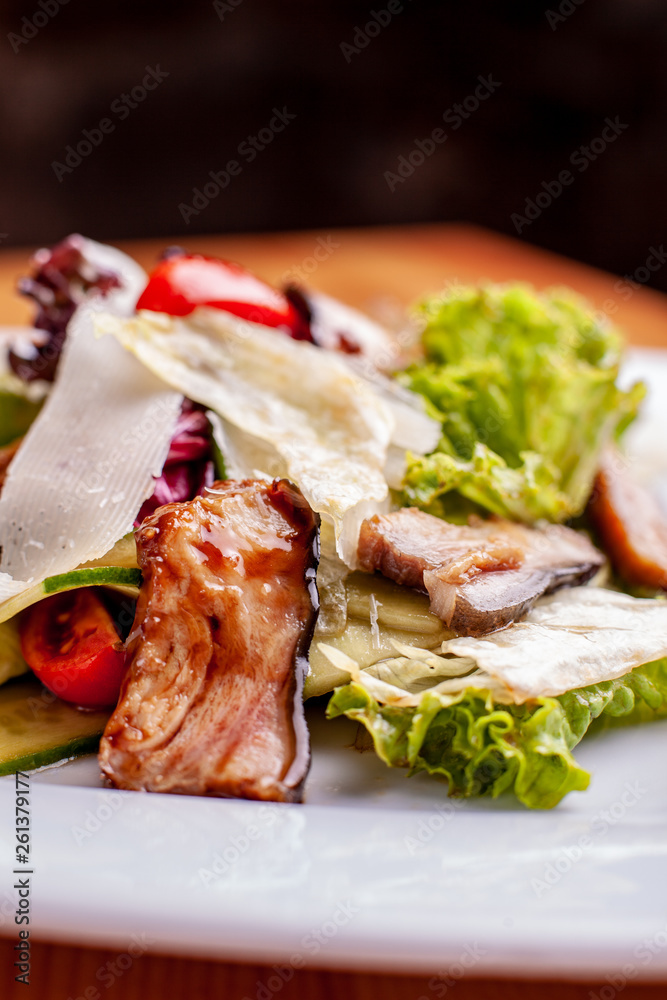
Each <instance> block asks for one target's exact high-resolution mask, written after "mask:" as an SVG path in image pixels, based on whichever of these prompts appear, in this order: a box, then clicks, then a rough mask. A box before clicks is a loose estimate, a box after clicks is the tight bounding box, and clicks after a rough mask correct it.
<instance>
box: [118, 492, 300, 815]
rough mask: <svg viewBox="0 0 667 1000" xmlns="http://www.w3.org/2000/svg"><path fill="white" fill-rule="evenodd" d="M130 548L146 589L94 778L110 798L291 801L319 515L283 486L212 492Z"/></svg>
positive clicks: (160, 516)
mask: <svg viewBox="0 0 667 1000" xmlns="http://www.w3.org/2000/svg"><path fill="white" fill-rule="evenodd" d="M136 539H137V551H138V556H139V565H140V567H141V570H142V572H143V575H144V582H143V584H142V587H141V592H140V596H139V601H138V604H137V612H136V618H135V622H134V628H133V631H132V633H131V635H130V637H129V639H128V668H127V674H126V677H125V681H124V684H123V688H122V691H121V696H120V700H119V703H118V706H117V708H116V710H115V712H114V713H113V715H112V716H111V718H110V719H109V722H108V724H107V727H106V730H105V732H104V736H103V738H102V742H101V745H100V765H101V768H102V770H103V772H104V773H105V774H106V775H107V777H108V778H109V779H110V780H111V782H112V783H113V784H114V785H115V786H116V787H118V788H131V789H145V790H147V791H154V792H181V793H189V794H193V795H223V796H235V797H240V798H250V799H266V800H274V801H282V802H292V801H299V800H300V798H301V788H302V784H303V781H304V779H305V777H306V774H307V771H308V767H309V763H310V749H309V739H308V731H307V728H306V723H305V718H304V714H303V704H302V687H303V680H304V677H305V674H306V671H307V657H308V648H309V645H310V640H311V637H312V632H313V628H314V626H315V620H316V617H317V607H318V600H317V588H316V586H315V573H316V570H317V558H318V550H319V535H318V518H317V515H316V514H314V513H313V512H312V511H311V509H310V507H309V506H308V504H307V503H306V501H305V500H304V498H303V496H302V495H301V493H300V492H299V490H298V489H297V488H296V487H295V486H293V485H292V484H291V483H289V482H287V481H286V480H274V482H272V483H271V482H264V481H254V480H248V481H244V482H232V481H228V482H218V483H215V484H214V486H213V487H211V488H210V489H209V490H207V491H206V493H205V495H204V496H203V497H198V498H197V499H195V500H192V501H190V502H189V503H175V504H168V505H166V506H165V507H161V508H159V509H158V510H157V511H155V513H154V514H152V515H151V516H150V517H148V518H147V519H146V520H145V521H144V522H143V524H142V525H141V527H140V528H139V529H138V530H137V532H136Z"/></svg>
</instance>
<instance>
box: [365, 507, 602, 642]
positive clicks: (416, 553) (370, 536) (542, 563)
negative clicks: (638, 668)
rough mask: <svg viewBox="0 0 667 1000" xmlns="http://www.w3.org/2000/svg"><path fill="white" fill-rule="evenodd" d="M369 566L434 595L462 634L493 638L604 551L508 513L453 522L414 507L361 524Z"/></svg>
mask: <svg viewBox="0 0 667 1000" xmlns="http://www.w3.org/2000/svg"><path fill="white" fill-rule="evenodd" d="M358 558H359V563H360V566H361V568H362V569H364V570H366V571H367V572H369V573H371V572H373V571H374V570H379V572H380V573H382V574H383V575H384V576H386V577H388V578H389V579H390V580H395V581H396V583H402V584H405V585H406V586H408V587H416V588H418V589H420V590H424V591H426V592H427V593H428V595H429V597H430V599H431V610H432V611H433V612H434V613H435V614H436V615H438V616H439V617H440V618H441V619H442V620H443V621H444V622H445V624H446V625H448V626H449V627H450V628H452V629H453V630H454V631H455V632H457V633H458V634H459V635H473V636H479V635H485V634H486V633H487V632H494V631H495V630H496V629H499V628H503V627H504V626H505V625H509V624H510V623H511V622H514V621H517V620H518V619H519V618H521V617H522V616H523V615H524V614H526V612H527V611H529V610H530V608H531V607H532V606H533V604H534V603H535V601H536V600H537V598H538V597H540V596H541V595H542V594H547V593H550V592H551V591H553V590H557V589H558V588H559V587H568V586H576V585H577V584H581V583H585V582H586V581H587V580H589V579H590V578H591V577H592V576H594V575H595V573H596V572H597V571H598V570H599V569H600V567H601V566H602V565H603V564H604V556H603V555H602V553H600V552H598V550H597V549H596V548H595V547H594V546H593V545H592V544H591V543H590V542H589V541H588V539H587V538H586V537H585V536H584V535H580V534H578V533H577V532H576V531H572V530H571V529H570V528H563V527H560V526H557V525H549V526H547V527H546V528H544V529H537V528H529V527H527V526H525V525H521V524H514V523H512V522H511V521H505V520H503V519H502V518H491V519H490V520H488V521H480V520H478V521H476V522H475V523H471V524H468V525H457V524H449V522H447V521H443V520H441V518H439V517H433V516H432V515H431V514H425V513H424V512H423V511H420V510H417V509H415V508H414V507H407V508H403V509H402V510H397V511H394V512H393V513H391V514H382V515H379V514H376V515H375V516H374V517H371V518H369V519H368V520H366V521H364V522H363V524H362V526H361V533H360V536H359V549H358Z"/></svg>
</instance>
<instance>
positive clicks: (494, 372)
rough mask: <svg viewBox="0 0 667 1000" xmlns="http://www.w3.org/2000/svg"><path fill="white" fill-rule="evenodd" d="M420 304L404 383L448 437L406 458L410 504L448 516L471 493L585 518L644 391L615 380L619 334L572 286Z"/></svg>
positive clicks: (472, 497) (512, 508)
mask: <svg viewBox="0 0 667 1000" xmlns="http://www.w3.org/2000/svg"><path fill="white" fill-rule="evenodd" d="M420 311H421V314H422V316H423V318H424V320H425V328H424V333H423V338H422V342H423V348H424V360H423V362H420V363H418V364H415V365H413V366H412V367H410V368H409V369H408V370H407V371H406V372H404V373H403V374H402V376H401V379H402V381H403V382H404V383H405V384H406V385H407V386H409V387H410V388H411V389H413V390H414V391H415V392H418V393H420V394H421V395H422V396H423V397H425V399H426V400H427V401H428V404H429V408H430V412H431V414H432V415H433V416H435V417H436V418H437V419H439V420H440V421H441V423H442V438H441V440H440V443H439V446H438V448H437V450H436V451H435V452H434V453H433V454H431V455H428V456H426V457H423V458H416V457H414V458H412V459H411V460H410V462H409V465H408V470H407V474H406V477H405V485H404V490H405V496H404V499H405V501H406V502H407V503H408V504H410V505H413V506H416V507H421V508H422V509H424V510H427V511H429V512H430V513H433V514H438V515H440V516H444V517H447V518H448V519H452V520H453V519H454V518H455V516H456V515H457V513H463V514H464V515H465V513H467V512H468V511H469V510H470V509H471V505H470V503H466V501H468V502H470V501H472V504H476V505H479V506H481V507H483V508H485V509H486V510H488V511H491V512H493V513H494V514H498V515H500V516H503V517H508V518H510V519H512V520H516V521H525V522H531V521H535V520H538V519H539V518H546V519H547V520H549V521H565V520H567V519H568V518H571V517H574V516H576V515H578V514H580V513H581V512H582V510H583V507H584V505H585V503H586V500H587V499H588V496H589V494H590V491H591V486H592V482H593V477H594V475H595V472H596V467H597V460H598V456H599V454H600V450H601V448H602V447H603V446H604V445H605V444H606V443H608V442H609V441H610V440H611V439H612V438H613V437H615V436H618V435H619V434H621V433H622V432H623V430H624V429H625V428H626V427H627V425H628V424H629V423H630V421H631V420H632V419H633V418H634V417H635V415H636V411H637V406H638V404H639V402H640V401H641V399H642V397H643V395H644V389H643V386H641V385H637V386H635V387H633V389H632V390H631V391H630V392H628V393H626V392H623V391H622V390H621V389H619V388H618V387H617V386H616V378H617V376H618V367H619V362H620V358H621V349H622V341H621V338H620V336H619V335H618V333H617V332H616V331H615V330H614V329H613V328H612V327H611V326H609V325H606V324H604V323H602V322H599V321H598V320H597V319H595V318H594V317H593V316H592V314H591V312H590V310H589V309H587V308H586V303H585V302H584V301H583V300H582V299H580V298H579V297H578V296H576V295H575V294H574V293H573V292H570V291H567V290H563V291H559V290H552V291H549V292H545V293H543V294H540V293H538V292H536V291H535V290H534V289H532V288H531V287H530V286H528V285H521V284H513V285H507V286H504V285H487V286H482V287H474V288H468V287H457V288H454V289H452V290H451V291H450V292H449V293H448V294H447V295H446V296H444V297H442V298H435V299H430V300H427V301H426V302H425V303H424V304H423V305H422V307H421V310H420ZM462 498H465V499H464V500H463V502H462Z"/></svg>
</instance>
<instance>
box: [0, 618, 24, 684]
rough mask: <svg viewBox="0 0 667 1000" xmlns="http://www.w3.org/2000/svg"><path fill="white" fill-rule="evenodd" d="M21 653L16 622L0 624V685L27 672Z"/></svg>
mask: <svg viewBox="0 0 667 1000" xmlns="http://www.w3.org/2000/svg"><path fill="white" fill-rule="evenodd" d="M29 669H30V668H29V666H28V664H27V663H26V662H25V660H24V659H23V654H22V653H21V640H20V639H19V630H18V623H17V622H2V623H1V624H0V684H4V683H5V681H8V680H10V679H11V678H12V677H18V676H19V675H20V674H24V673H26V671H27V670H29Z"/></svg>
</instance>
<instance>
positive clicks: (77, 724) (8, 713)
mask: <svg viewBox="0 0 667 1000" xmlns="http://www.w3.org/2000/svg"><path fill="white" fill-rule="evenodd" d="M110 714H111V712H110V711H99V712H82V711H80V710H79V709H78V708H74V707H73V706H72V705H68V704H67V703H66V702H64V701H61V700H60V698H56V697H55V695H53V694H51V692H50V691H48V690H47V689H46V688H45V687H44V686H43V685H42V684H40V683H39V681H38V680H37V678H36V677H31V678H29V679H26V680H23V679H21V680H15V681H12V683H11V684H7V685H5V687H3V688H2V690H0V774H14V773H15V772H16V771H31V770H33V769H34V768H36V767H44V766H45V765H46V764H54V763H55V762H56V761H59V760H64V759H65V758H68V757H76V756H78V755H79V754H83V753H92V752H94V751H96V750H97V747H98V745H99V742H100V737H101V735H102V733H103V732H104V727H105V725H106V721H107V719H108V718H109V715H110Z"/></svg>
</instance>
